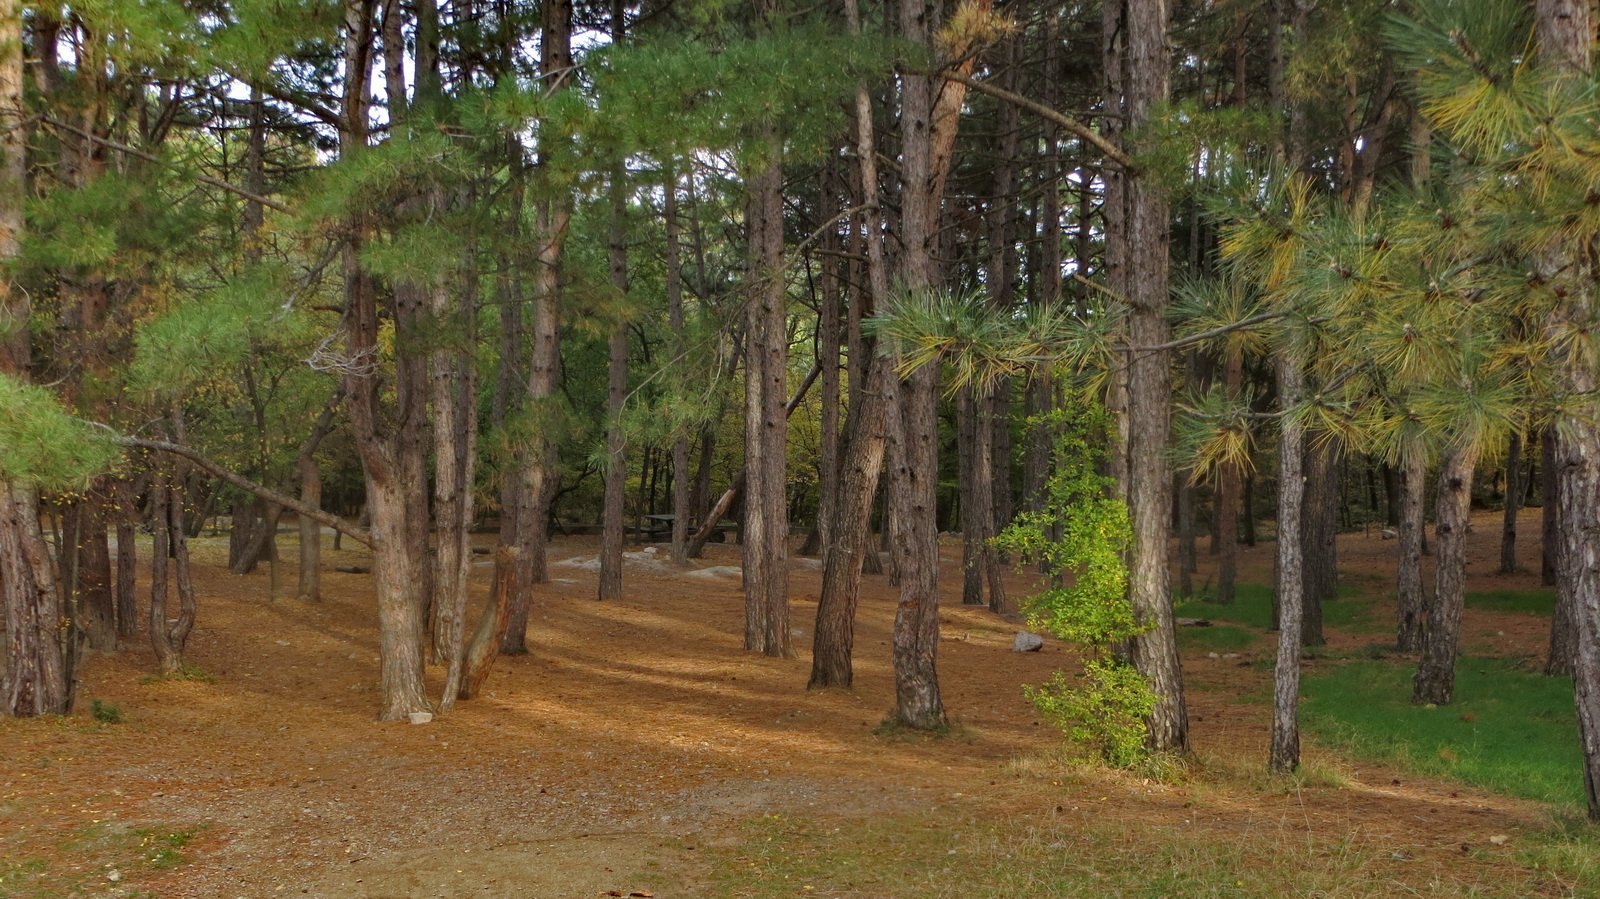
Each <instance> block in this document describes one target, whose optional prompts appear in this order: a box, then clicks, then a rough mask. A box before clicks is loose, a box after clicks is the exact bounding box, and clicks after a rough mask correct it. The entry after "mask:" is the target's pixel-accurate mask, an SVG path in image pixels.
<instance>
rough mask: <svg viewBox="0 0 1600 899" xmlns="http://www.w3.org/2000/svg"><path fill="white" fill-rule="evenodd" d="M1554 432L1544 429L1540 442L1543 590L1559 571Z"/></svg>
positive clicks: (1540, 537)
mask: <svg viewBox="0 0 1600 899" xmlns="http://www.w3.org/2000/svg"><path fill="white" fill-rule="evenodd" d="M1559 442H1560V441H1559V438H1558V437H1557V436H1556V429H1555V428H1553V427H1552V428H1546V429H1545V431H1544V434H1543V435H1542V436H1541V437H1540V438H1539V480H1540V486H1541V488H1542V498H1541V502H1542V506H1541V507H1540V509H1539V512H1540V522H1539V526H1540V531H1539V545H1540V547H1541V548H1542V549H1543V552H1542V553H1541V554H1540V555H1541V558H1540V560H1539V580H1540V582H1541V583H1543V584H1544V585H1545V586H1546V587H1551V586H1554V585H1555V583H1556V572H1557V571H1559V570H1560V567H1561V564H1560V562H1561V518H1560V516H1561V503H1560V501H1559V499H1558V495H1559V487H1558V485H1557V483H1556V478H1557V470H1556V445H1557V444H1558V443H1559Z"/></svg>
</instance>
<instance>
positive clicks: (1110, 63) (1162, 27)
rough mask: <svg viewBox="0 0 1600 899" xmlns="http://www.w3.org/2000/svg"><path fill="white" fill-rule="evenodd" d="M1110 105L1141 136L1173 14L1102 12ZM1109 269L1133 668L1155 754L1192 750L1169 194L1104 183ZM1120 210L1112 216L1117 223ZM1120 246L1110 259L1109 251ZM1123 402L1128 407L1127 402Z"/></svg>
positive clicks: (1111, 180)
mask: <svg viewBox="0 0 1600 899" xmlns="http://www.w3.org/2000/svg"><path fill="white" fill-rule="evenodd" d="M1104 16H1105V21H1104V34H1105V47H1104V49H1105V52H1106V65H1107V69H1108V79H1109V80H1110V85H1111V87H1112V88H1113V90H1112V91H1111V92H1109V93H1108V95H1107V98H1106V100H1107V104H1108V106H1109V107H1110V108H1112V109H1113V110H1117V109H1120V112H1121V126H1122V128H1123V129H1125V130H1124V131H1122V132H1121V133H1120V134H1119V135H1118V136H1119V137H1124V136H1125V135H1126V134H1127V133H1130V132H1135V131H1136V130H1137V129H1138V128H1140V127H1142V126H1143V125H1144V124H1145V123H1146V122H1148V121H1149V119H1150V116H1151V114H1152V112H1153V109H1154V107H1155V106H1156V105H1157V104H1159V103H1161V102H1163V101H1164V100H1165V99H1166V97H1167V78H1168V73H1167V69H1168V51H1167V43H1166V41H1167V7H1166V5H1165V4H1164V3H1161V2H1159V0H1120V2H1117V3H1112V4H1108V5H1107V6H1106V8H1105V11H1104ZM1105 205H1106V208H1107V211H1108V216H1107V252H1106V257H1107V263H1108V265H1116V266H1117V267H1119V268H1120V271H1116V270H1113V271H1112V272H1111V273H1110V280H1111V283H1112V286H1113V289H1121V290H1122V291H1123V293H1124V295H1125V296H1126V297H1127V299H1128V304H1129V309H1130V311H1129V315H1128V326H1127V338H1126V339H1127V343H1128V346H1129V347H1130V348H1136V349H1133V350H1132V351H1131V352H1130V355H1129V356H1128V357H1127V358H1129V360H1130V361H1129V363H1128V365H1127V366H1126V371H1127V375H1126V393H1125V395H1123V396H1121V397H1118V396H1116V395H1115V392H1114V396H1113V400H1112V402H1110V403H1108V406H1111V407H1116V406H1118V405H1120V407H1121V409H1122V412H1123V415H1122V420H1123V422H1125V427H1126V443H1125V445H1124V447H1123V449H1124V453H1122V454H1120V457H1121V458H1122V459H1123V460H1124V461H1123V463H1122V464H1121V466H1118V467H1119V468H1120V469H1121V471H1122V472H1123V473H1125V483H1126V485H1127V501H1128V511H1129V513H1130V516H1131V518H1132V524H1133V546H1132V551H1131V553H1130V556H1131V559H1130V564H1129V572H1128V594H1129V599H1130V600H1131V601H1132V604H1133V610H1134V615H1135V616H1136V618H1137V620H1138V621H1139V622H1140V623H1141V624H1143V625H1145V626H1146V628H1147V630H1145V631H1144V632H1143V633H1141V634H1140V635H1139V636H1137V637H1136V638H1134V645H1133V652H1132V661H1133V663H1134V666H1135V667H1136V668H1137V669H1138V671H1139V674H1140V675H1141V676H1143V677H1144V679H1145V681H1146V682H1147V683H1148V684H1149V685H1150V688H1151V690H1152V691H1153V692H1154V693H1155V696H1156V705H1155V708H1154V709H1153V710H1152V711H1151V713H1150V715H1149V717H1148V720H1147V724H1148V727H1149V732H1150V745H1151V747H1152V748H1153V749H1156V750H1167V749H1177V750H1182V749H1186V748H1187V747H1188V732H1189V715H1188V711H1187V709H1186V707H1185V702H1184V696H1183V671H1182V666H1181V664H1180V662H1179V660H1178V646H1177V636H1176V631H1175V628H1174V622H1173V616H1172V597H1171V584H1170V573H1169V569H1168V566H1167V536H1168V533H1169V532H1170V530H1171V528H1170V521H1171V517H1170V516H1171V488H1172V480H1171V474H1170V471H1169V466H1168V462H1167V458H1168V457H1167V452H1168V447H1167V440H1168V433H1169V427H1170V420H1169V416H1170V413H1171V406H1172V372H1171V361H1170V357H1171V353H1170V351H1169V350H1164V349H1162V350H1157V349H1152V348H1154V347H1161V346H1163V345H1165V344H1166V343H1167V341H1168V338H1169V335H1170V327H1169V325H1168V322H1167V306H1168V295H1167V293H1168V284H1167V271H1168V228H1169V222H1168V203H1167V198H1166V195H1165V192H1164V189H1163V188H1162V187H1161V185H1160V184H1159V183H1158V182H1157V181H1155V180H1152V179H1145V178H1141V177H1138V176H1136V175H1134V174H1133V173H1131V172H1128V171H1125V170H1122V169H1114V170H1111V171H1110V172H1108V174H1107V181H1106V202H1105ZM1113 210H1114V214H1113ZM1113 241H1115V242H1116V243H1117V244H1118V247H1117V252H1115V253H1113V252H1112V247H1111V244H1112V242H1113ZM1119 400H1120V402H1119Z"/></svg>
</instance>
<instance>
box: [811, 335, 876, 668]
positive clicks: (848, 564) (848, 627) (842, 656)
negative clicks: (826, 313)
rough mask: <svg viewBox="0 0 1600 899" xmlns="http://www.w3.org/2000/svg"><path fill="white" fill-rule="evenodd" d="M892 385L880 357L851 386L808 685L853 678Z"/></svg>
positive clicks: (818, 603)
mask: <svg viewBox="0 0 1600 899" xmlns="http://www.w3.org/2000/svg"><path fill="white" fill-rule="evenodd" d="M893 389H894V379H893V377H892V374H891V372H890V365H889V363H888V362H887V361H886V360H881V359H879V360H874V361H872V362H871V363H870V368H869V369H868V371H867V373H866V383H865V384H862V385H860V386H859V387H858V388H857V389H856V390H855V391H854V393H855V400H856V402H855V408H854V409H852V410H851V416H850V421H849V430H848V440H847V443H846V449H845V457H844V471H843V472H842V474H841V475H840V485H839V498H840V501H839V504H838V506H837V507H835V513H836V515H837V518H836V519H835V520H834V522H833V523H832V524H831V525H830V533H832V534H833V538H832V540H831V541H830V542H829V543H828V544H826V545H825V546H824V547H823V553H822V592H821V593H820V594H819V596H818V599H817V626H816V631H815V633H814V634H813V638H812V651H811V680H810V681H809V682H808V683H807V684H806V686H807V688H821V687H848V686H850V685H851V683H852V682H853V681H854V677H855V674H854V669H853V667H852V665H851V657H850V653H851V648H852V646H853V645H854V643H855V612H856V601H857V598H858V597H859V595H860V592H861V574H862V561H863V558H864V556H865V555H866V554H867V553H871V554H872V555H877V547H875V546H874V545H873V543H872V506H873V501H874V499H876V496H877V485H878V473H879V472H880V471H881V470H882V468H883V453H884V437H885V427H884V422H885V418H886V416H887V413H888V402H887V399H888V397H889V396H890V392H891V391H892V390H893Z"/></svg>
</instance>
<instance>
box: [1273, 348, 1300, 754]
mask: <svg viewBox="0 0 1600 899" xmlns="http://www.w3.org/2000/svg"><path fill="white" fill-rule="evenodd" d="M1277 368H1278V403H1279V408H1280V409H1281V410H1282V412H1283V413H1284V414H1283V416H1282V419H1281V421H1282V438H1281V439H1280V441H1279V444H1278V566H1277V586H1276V590H1275V591H1274V592H1275V594H1276V595H1277V598H1278V607H1279V612H1280V614H1279V617H1278V660H1277V666H1276V668H1275V670H1274V675H1273V691H1272V749H1271V752H1270V755H1269V756H1268V758H1267V769H1268V770H1269V771H1272V772H1273V773H1275V774H1288V773H1289V772H1291V771H1293V770H1294V769H1295V768H1297V767H1299V766H1300V646H1301V635H1300V627H1301V621H1302V614H1301V613H1302V609H1301V603H1302V602H1303V600H1304V598H1305V577H1304V573H1305V572H1304V568H1303V562H1304V543H1303V541H1302V540H1301V534H1300V522H1301V520H1302V518H1303V517H1304V515H1305V511H1306V505H1305V492H1306V478H1305V475H1304V473H1303V472H1302V471H1301V462H1302V459H1303V456H1302V453H1303V451H1304V442H1305V430H1304V428H1303V426H1302V425H1300V424H1299V423H1298V422H1296V421H1294V419H1293V416H1292V415H1291V414H1289V413H1290V410H1291V409H1293V407H1294V405H1295V404H1296V403H1298V402H1299V401H1300V383H1301V372H1300V361H1299V360H1298V359H1296V358H1295V357H1294V356H1293V354H1292V353H1291V352H1289V351H1282V352H1280V353H1279V355H1278V364H1277Z"/></svg>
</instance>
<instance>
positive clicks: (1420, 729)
mask: <svg viewBox="0 0 1600 899" xmlns="http://www.w3.org/2000/svg"><path fill="white" fill-rule="evenodd" d="M1413 671H1414V669H1413V667H1412V666H1411V665H1410V664H1407V663H1404V662H1347V663H1344V664H1340V665H1333V666H1329V667H1327V668H1325V669H1323V670H1321V671H1317V672H1314V673H1309V674H1308V676H1307V677H1306V680H1305V686H1304V689H1305V702H1304V703H1303V704H1302V706H1301V708H1302V710H1303V712H1304V720H1305V725H1306V729H1307V730H1308V731H1309V732H1310V733H1312V734H1313V735H1315V736H1316V737H1317V738H1319V739H1320V740H1322V741H1323V742H1325V743H1327V744H1329V745H1331V746H1333V747H1335V748H1337V749H1339V750H1341V751H1345V752H1348V753H1350V754H1352V755H1355V756H1360V757H1363V758H1367V759H1372V760H1376V761H1383V762H1388V763H1393V764H1399V765H1402V766H1404V767H1406V768H1409V769H1410V770H1413V771H1417V772H1420V773H1423V774H1430V775H1439V776H1444V777H1451V778H1455V779H1457V780H1460V781H1463V782H1465V783H1469V784H1473V785H1476V786H1480V787H1484V788H1485V789H1489V790H1494V791H1495V792H1499V793H1506V794H1508V795H1512V796H1521V797H1524V798H1527V799H1536V800H1541V801H1545V802H1554V803H1580V802H1582V801H1583V778H1582V770H1583V769H1582V767H1581V754H1580V752H1579V748H1578V731H1577V721H1576V713H1575V712H1574V711H1573V704H1572V684H1571V682H1570V681H1568V680H1566V679H1564V678H1549V677H1545V676H1543V675H1540V674H1530V673H1528V672H1525V671H1521V670H1519V669H1518V668H1517V667H1516V666H1515V665H1514V664H1512V663H1510V662H1508V661H1505V660H1501V659H1481V658H1464V659H1462V660H1461V661H1460V662H1459V663H1457V665H1456V691H1455V696H1456V699H1455V702H1453V703H1451V704H1450V705H1448V706H1440V707H1437V708H1428V707H1425V706H1416V705H1412V704H1411V677H1412V674H1413Z"/></svg>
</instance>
